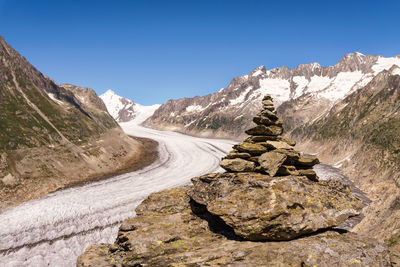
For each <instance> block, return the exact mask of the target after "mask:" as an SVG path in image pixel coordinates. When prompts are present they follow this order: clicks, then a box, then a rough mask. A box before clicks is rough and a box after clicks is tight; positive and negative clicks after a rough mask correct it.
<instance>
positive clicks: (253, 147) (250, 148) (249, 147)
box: [233, 142, 268, 155]
mask: <svg viewBox="0 0 400 267" xmlns="http://www.w3.org/2000/svg"><path fill="white" fill-rule="evenodd" d="M233 147H234V148H235V149H236V150H238V151H240V152H243V153H249V154H251V155H261V154H262V153H265V152H267V151H268V149H267V148H266V147H265V146H263V145H260V144H256V143H249V142H243V143H240V144H237V145H234V146H233Z"/></svg>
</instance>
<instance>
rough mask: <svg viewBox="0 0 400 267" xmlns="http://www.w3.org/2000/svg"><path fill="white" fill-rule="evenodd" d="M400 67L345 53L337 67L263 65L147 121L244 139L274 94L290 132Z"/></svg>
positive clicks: (397, 60) (399, 59)
mask: <svg viewBox="0 0 400 267" xmlns="http://www.w3.org/2000/svg"><path fill="white" fill-rule="evenodd" d="M393 65H399V66H400V56H396V57H390V58H385V57H382V56H366V55H363V54H361V53H353V54H347V55H345V56H344V57H343V58H342V59H341V60H340V61H339V62H338V63H337V64H336V65H334V66H328V67H322V66H321V65H320V64H318V63H309V64H301V65H298V66H297V67H296V68H294V69H289V68H287V67H285V66H283V67H280V68H274V69H270V70H266V68H265V66H260V67H258V68H256V69H254V70H253V71H251V72H250V73H249V74H247V75H243V76H240V77H237V78H234V79H233V80H232V81H231V83H230V84H229V85H228V86H227V87H226V88H223V89H221V90H219V91H218V92H217V93H214V94H210V95H206V96H203V97H199V96H196V97H193V98H183V99H178V100H169V101H168V102H166V103H165V104H163V105H161V107H160V108H159V109H158V110H156V112H155V113H154V114H153V116H151V117H150V118H149V119H148V120H146V121H145V122H144V124H145V125H147V126H150V127H153V128H157V129H166V130H175V131H180V132H185V133H189V134H193V135H200V136H213V137H224V138H227V137H229V138H232V137H239V134H240V133H242V132H243V130H244V129H245V128H247V127H249V126H250V123H248V122H249V121H251V117H252V116H254V114H255V113H256V112H257V111H258V110H259V109H260V104H259V103H261V101H260V100H261V98H262V97H263V96H264V95H265V94H270V95H272V97H273V98H274V101H275V104H276V106H278V107H279V108H278V112H279V113H280V114H281V116H284V121H286V122H287V125H286V129H287V130H290V129H292V128H294V127H296V126H298V125H301V124H303V123H305V122H309V121H311V120H315V119H316V118H318V117H321V116H324V114H327V112H328V111H329V109H330V108H331V107H332V106H333V105H334V103H336V102H337V101H338V100H340V99H343V98H344V97H345V96H347V95H349V94H351V93H352V92H354V91H356V90H358V89H360V88H362V87H363V86H365V85H366V84H368V83H369V82H370V81H371V80H372V79H373V78H374V77H375V76H376V75H377V74H378V73H379V72H381V71H383V70H388V69H390V68H391V67H392V66H393Z"/></svg>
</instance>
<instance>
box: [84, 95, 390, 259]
mask: <svg viewBox="0 0 400 267" xmlns="http://www.w3.org/2000/svg"><path fill="white" fill-rule="evenodd" d="M263 105H264V110H263V111H262V112H261V114H259V115H257V117H256V118H257V119H255V120H254V122H255V123H256V124H257V126H256V127H254V128H252V129H250V130H248V131H247V133H248V134H250V135H251V137H250V138H248V139H247V140H246V141H245V142H243V143H241V144H238V145H235V146H234V150H233V151H231V152H230V153H229V154H228V155H227V156H226V157H225V158H224V159H223V160H222V161H221V166H222V167H223V168H225V169H226V170H227V172H226V173H214V174H207V175H204V176H201V177H196V178H193V179H192V183H193V185H191V186H184V187H179V188H174V189H168V190H164V191H161V192H158V193H154V194H152V195H150V196H149V197H148V198H147V199H146V200H144V201H143V203H142V204H141V205H139V206H138V207H137V209H136V213H137V217H135V218H131V219H128V220H126V221H124V222H123V224H122V225H121V227H120V230H119V233H118V238H117V240H116V242H115V243H114V244H100V245H92V246H90V247H89V248H87V249H86V251H85V252H84V254H82V255H81V256H80V257H79V258H78V261H77V265H78V266H81V267H83V266H85V267H88V266H216V265H222V266H319V267H320V266H391V263H390V259H389V252H388V249H387V248H386V247H385V245H384V244H383V243H380V242H378V241H377V240H374V239H371V238H367V237H363V236H359V235H357V234H355V233H352V232H348V231H347V230H344V229H341V228H340V225H341V224H343V223H344V222H346V221H347V220H348V219H349V218H351V217H353V216H357V215H359V214H360V212H361V204H362V203H361V200H359V199H357V198H356V197H354V196H353V194H352V192H351V190H350V189H349V187H348V186H346V185H344V184H343V183H341V182H340V181H339V180H329V181H320V180H319V179H318V177H317V175H316V174H315V172H314V171H313V169H312V166H313V165H315V164H316V163H318V162H319V161H318V159H317V158H306V157H304V156H303V155H302V153H301V152H298V151H295V150H294V148H293V145H294V143H293V142H292V141H291V140H285V139H283V138H282V137H280V135H281V133H282V128H281V127H282V126H281V122H280V121H279V120H278V118H277V117H276V113H275V110H274V107H273V105H272V99H271V97H270V96H266V97H265V98H264V102H263Z"/></svg>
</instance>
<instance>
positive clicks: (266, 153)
mask: <svg viewBox="0 0 400 267" xmlns="http://www.w3.org/2000/svg"><path fill="white" fill-rule="evenodd" d="M262 104H263V109H262V110H261V112H260V113H259V114H257V116H255V117H254V118H253V121H254V123H255V124H257V126H255V127H253V128H251V129H249V130H247V131H246V133H247V134H248V135H251V136H250V137H249V138H247V139H246V140H245V141H244V142H242V143H240V144H237V145H235V146H233V150H232V151H231V152H229V154H228V155H227V156H226V157H225V158H223V159H222V161H221V162H220V165H221V167H222V168H224V169H225V170H227V171H228V172H258V173H262V174H268V175H269V176H286V175H299V176H306V177H307V178H309V179H310V180H312V181H318V177H317V175H316V173H315V171H314V170H313V169H312V167H313V166H314V165H315V164H318V163H319V160H318V158H316V157H305V156H303V155H302V153H301V152H298V151H296V150H295V149H294V146H295V145H296V142H294V141H293V140H290V139H288V138H284V137H282V136H281V134H282V132H283V127H282V120H280V119H279V118H278V116H277V115H276V111H275V107H274V104H273V102H272V97H271V96H270V95H266V96H265V97H264V98H263V100H262Z"/></svg>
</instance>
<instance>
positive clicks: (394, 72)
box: [392, 67, 400, 75]
mask: <svg viewBox="0 0 400 267" xmlns="http://www.w3.org/2000/svg"><path fill="white" fill-rule="evenodd" d="M392 75H400V68H399V67H396V68H395V69H393V70H392Z"/></svg>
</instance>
